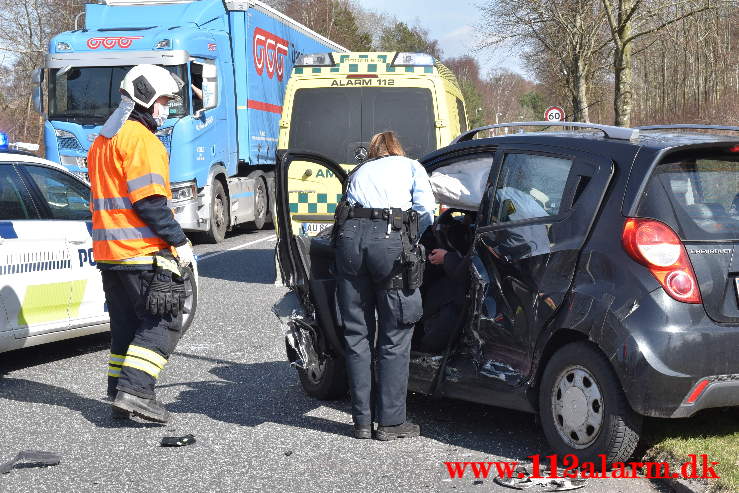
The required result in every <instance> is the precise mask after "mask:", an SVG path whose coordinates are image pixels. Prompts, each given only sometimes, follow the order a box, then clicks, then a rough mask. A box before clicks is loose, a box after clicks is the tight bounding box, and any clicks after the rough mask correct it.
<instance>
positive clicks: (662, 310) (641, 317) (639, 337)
mask: <svg viewBox="0 0 739 493" xmlns="http://www.w3.org/2000/svg"><path fill="white" fill-rule="evenodd" d="M620 325H621V326H620V327H619V329H620V330H617V331H616V332H617V333H620V334H621V335H622V337H616V338H615V339H616V340H619V339H620V341H621V344H619V345H618V346H616V345H615V344H614V345H612V346H611V347H610V348H609V349H608V350H607V353H610V359H611V361H612V362H613V364H614V366H615V367H616V371H617V373H618V374H619V377H620V379H621V383H622V386H623V388H624V391H625V393H626V396H627V398H628V399H629V402H630V404H631V406H632V407H633V408H634V410H636V411H637V412H638V413H640V414H643V415H646V416H653V417H663V418H684V417H689V416H692V415H693V414H695V413H696V412H698V411H700V410H702V409H708V408H714V407H730V406H739V356H737V348H739V327H737V326H725V325H718V324H716V323H715V322H713V321H712V320H711V319H710V318H708V316H707V315H706V313H705V310H704V309H703V306H702V305H689V304H685V303H679V302H677V301H675V300H673V299H672V298H670V297H669V296H667V295H666V294H664V291H662V290H661V289H660V290H657V291H655V292H653V293H651V294H650V295H649V296H647V297H645V298H644V299H642V300H640V302H639V304H638V308H636V309H635V310H633V311H632V312H631V313H630V314H629V315H628V316H627V317H626V318H625V319H623V320H621V324H620ZM702 382H703V383H702Z"/></svg>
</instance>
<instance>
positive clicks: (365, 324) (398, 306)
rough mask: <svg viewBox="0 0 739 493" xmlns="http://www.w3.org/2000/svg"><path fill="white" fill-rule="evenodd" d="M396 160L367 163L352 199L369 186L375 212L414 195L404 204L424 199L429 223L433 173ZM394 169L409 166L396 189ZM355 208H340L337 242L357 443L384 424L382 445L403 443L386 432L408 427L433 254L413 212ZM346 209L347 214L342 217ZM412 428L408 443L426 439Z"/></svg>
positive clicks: (339, 301) (353, 179)
mask: <svg viewBox="0 0 739 493" xmlns="http://www.w3.org/2000/svg"><path fill="white" fill-rule="evenodd" d="M389 159H391V160H392V161H390V160H389V161H386V162H385V163H384V164H379V161H377V164H378V165H377V166H376V165H375V164H372V163H367V164H364V165H363V166H362V168H363V169H362V173H359V172H357V171H356V170H355V171H354V172H353V174H352V176H351V177H350V180H351V181H350V187H349V191H348V194H350V193H351V191H352V189H353V188H352V187H353V186H354V187H355V188H354V189H353V190H355V191H358V190H360V189H361V188H363V187H364V190H368V191H370V193H371V194H372V197H373V198H374V202H375V203H374V204H371V205H374V206H376V205H377V203H382V202H383V201H384V200H386V198H387V197H389V196H390V195H391V194H393V197H396V198H395V199H393V200H395V201H396V202H400V200H399V199H398V197H400V196H401V195H405V194H407V196H406V198H405V199H404V200H405V201H408V202H404V203H409V204H410V203H411V202H410V201H409V200H412V201H413V205H414V206H415V205H416V202H415V200H416V199H417V198H418V200H422V201H423V202H425V203H420V202H419V203H418V205H419V206H421V208H422V209H423V210H425V211H427V212H426V215H427V216H429V215H430V214H431V211H432V210H433V204H434V200H433V195H432V194H431V188H430V184H429V182H428V175H426V172H425V170H423V168H422V167H420V165H418V163H415V164H414V162H413V161H411V160H409V159H406V158H400V159H398V157H396V156H393V157H391V158H389ZM388 164H389V165H390V168H391V169H394V170H395V169H398V170H400V169H403V167H407V168H404V169H405V171H406V172H405V173H401V174H400V175H399V176H396V177H394V178H395V180H396V182H395V183H393V184H392V185H394V188H392V189H391V187H390V186H389V185H386V184H388V182H387V181H386V180H388V178H387V177H386V176H384V175H383V174H382V170H387V168H384V167H383V166H387V165H388ZM409 165H410V166H409ZM372 170H380V171H372ZM408 171H410V173H408ZM403 176H404V177H406V178H408V179H411V180H412V182H411V183H408V188H407V189H406V188H405V183H398V180H401V181H403V182H404V181H405V179H404V178H402V177H403ZM391 179H392V178H391ZM419 180H420V183H421V185H423V188H424V191H423V193H422V194H420V195H423V196H422V197H420V198H419V197H417V195H419V194H418V193H417V192H418V191H417V190H416V193H414V187H418V186H419ZM383 187H387V189H386V190H384V189H383ZM360 195H361V194H360ZM412 195H413V198H412V199H409V198H410V197H411V196H412ZM349 198H350V200H351V199H352V197H349ZM429 199H430V203H429ZM355 200H356V197H355ZM367 200H370V199H367ZM389 200H390V199H387V201H389ZM347 204H348V203H343V204H342V205H341V206H340V209H337V221H336V224H335V226H334V227H335V231H334V239H335V246H336V281H337V304H338V313H339V318H340V324H341V325H342V326H343V329H344V338H345V341H346V365H347V371H348V375H349V386H350V390H351V396H352V416H353V419H354V424H355V436H356V437H357V438H368V436H366V435H360V434H359V433H364V431H363V430H358V427H360V428H368V427H371V425H372V422H373V421H375V422H377V423H378V424H379V425H380V428H378V431H377V438H379V439H381V440H383V439H392V438H397V436H389V437H386V438H382V437H381V432H385V430H384V429H385V428H387V427H397V426H398V425H403V426H406V393H407V389H408V365H409V360H410V345H411V340H412V338H413V325H414V324H415V323H416V322H417V321H418V320H420V318H421V315H422V311H423V310H422V303H421V294H420V291H419V289H418V287H419V286H420V279H421V277H422V272H423V266H424V262H425V258H424V257H425V255H424V253H423V248H422V247H421V246H419V245H417V241H418V238H419V234H418V226H419V215H418V213H417V212H416V211H413V210H408V211H403V210H401V209H389V208H386V209H378V208H366V207H363V205H366V204H361V203H357V202H355V203H353V205H352V206H351V207H349V206H347ZM344 206H347V211H344V212H342V209H341V207H344ZM375 313H376V314H377V316H376V315H375ZM375 328H376V329H375ZM373 362H374V365H373ZM373 366H374V370H375V372H374V377H375V378H373ZM407 426H411V427H413V428H415V431H412V433H413V434H408V435H404V436H416V435H417V434H418V431H417V430H418V427H417V426H415V425H412V424H410V423H408V424H407ZM358 432H359V433H358Z"/></svg>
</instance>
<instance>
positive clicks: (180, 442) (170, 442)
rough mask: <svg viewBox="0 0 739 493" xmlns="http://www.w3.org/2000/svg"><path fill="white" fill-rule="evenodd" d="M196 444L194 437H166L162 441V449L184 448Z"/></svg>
mask: <svg viewBox="0 0 739 493" xmlns="http://www.w3.org/2000/svg"><path fill="white" fill-rule="evenodd" d="M193 443H195V436H194V435H185V436H183V437H164V438H162V441H161V446H162V447H184V446H186V445H192V444H193Z"/></svg>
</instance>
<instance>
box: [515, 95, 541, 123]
mask: <svg viewBox="0 0 739 493" xmlns="http://www.w3.org/2000/svg"><path fill="white" fill-rule="evenodd" d="M518 104H520V105H521V108H524V109H526V110H528V112H530V115H532V116H533V120H542V119H543V118H544V111H546V109H547V104H546V102H545V101H544V96H542V95H541V94H540V93H538V92H536V91H531V92H527V93H526V94H523V95H521V97H520V98H518Z"/></svg>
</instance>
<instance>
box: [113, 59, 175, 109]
mask: <svg viewBox="0 0 739 493" xmlns="http://www.w3.org/2000/svg"><path fill="white" fill-rule="evenodd" d="M183 85H184V83H183V82H182V80H181V79H180V78H179V77H177V76H176V75H174V74H172V73H171V72H170V71H169V70H167V69H166V68H163V67H159V66H157V65H136V66H135V67H134V68H132V69H131V70H129V71H128V73H127V74H126V76H125V77H123V80H122V81H121V90H122V91H125V93H126V94H127V95H128V96H129V97H130V98H131V99H132V100H133V101H134V102H135V103H136V104H140V105H141V106H143V107H144V108H151V106H152V105H153V104H154V102H155V101H156V100H157V99H159V98H160V97H162V96H167V97H168V98H172V99H178V98H179V96H177V93H178V92H179V91H180V89H182V86H183Z"/></svg>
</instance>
